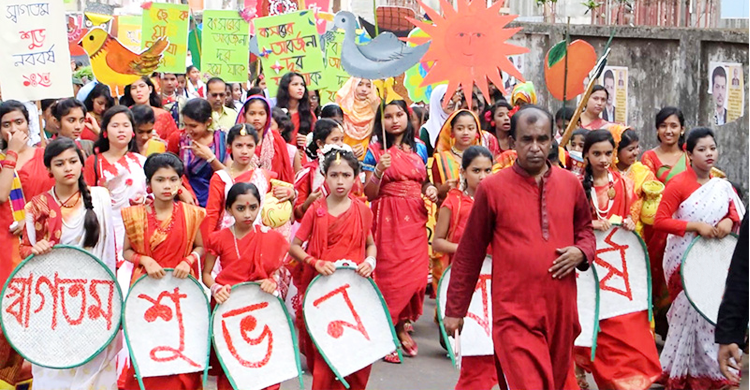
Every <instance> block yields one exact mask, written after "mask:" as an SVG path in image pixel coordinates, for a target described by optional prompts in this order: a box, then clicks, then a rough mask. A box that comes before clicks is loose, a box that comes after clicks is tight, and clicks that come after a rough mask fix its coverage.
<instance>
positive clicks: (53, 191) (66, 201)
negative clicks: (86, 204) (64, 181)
mask: <svg viewBox="0 0 750 390" xmlns="http://www.w3.org/2000/svg"><path fill="white" fill-rule="evenodd" d="M52 194H53V195H55V200H56V201H57V203H60V207H63V208H66V209H72V208H73V207H75V206H76V205H77V204H78V200H79V199H81V197H80V195H81V191H80V190H79V191H76V192H74V193H73V195H71V196H70V197H69V198H68V199H65V201H64V202H63V201H61V200H60V198H59V197H58V196H57V190H56V189H55V188H54V187H53V188H52ZM76 195H78V197H77V198H76V199H75V202H73V203H72V204H68V202H70V200H71V199H73V197H74V196H76Z"/></svg>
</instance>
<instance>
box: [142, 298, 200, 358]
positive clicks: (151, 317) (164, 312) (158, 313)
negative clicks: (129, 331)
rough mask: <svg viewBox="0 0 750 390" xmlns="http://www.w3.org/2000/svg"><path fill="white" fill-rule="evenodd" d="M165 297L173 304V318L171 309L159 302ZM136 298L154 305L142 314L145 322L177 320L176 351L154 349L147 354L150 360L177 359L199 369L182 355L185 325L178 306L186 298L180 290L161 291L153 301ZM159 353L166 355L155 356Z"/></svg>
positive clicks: (163, 346) (172, 349)
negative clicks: (177, 344)
mask: <svg viewBox="0 0 750 390" xmlns="http://www.w3.org/2000/svg"><path fill="white" fill-rule="evenodd" d="M165 297H166V298H169V299H170V300H172V303H173V304H174V317H173V315H172V308H170V307H169V306H167V305H163V304H162V303H161V300H162V299H163V298H165ZM138 298H141V299H145V300H147V301H149V302H151V303H153V304H154V306H152V307H150V308H148V310H146V312H145V313H143V319H145V320H146V321H147V322H154V321H156V320H157V319H159V318H161V319H162V320H164V321H165V322H171V321H172V318H176V319H177V328H178V330H179V339H180V341H179V347H178V348H177V349H175V348H173V347H170V346H167V345H160V346H157V347H154V348H153V349H152V350H151V352H150V354H149V356H150V357H151V360H153V361H155V362H171V361H173V360H176V359H177V358H180V359H182V360H184V361H185V362H187V363H188V364H190V365H191V366H194V367H200V365H199V364H198V363H196V362H194V361H192V360H191V359H190V358H188V357H187V356H185V354H184V353H183V352H185V323H184V322H183V319H182V307H181V305H180V300H181V299H182V298H187V295H185V294H181V293H180V288H179V287H175V289H174V291H173V292H171V293H170V292H168V291H162V292H161V293H159V296H158V297H157V298H156V299H155V300H154V299H153V298H151V297H149V296H148V295H146V294H140V295H138ZM159 352H166V353H167V354H166V355H163V356H161V357H160V356H157V353H159Z"/></svg>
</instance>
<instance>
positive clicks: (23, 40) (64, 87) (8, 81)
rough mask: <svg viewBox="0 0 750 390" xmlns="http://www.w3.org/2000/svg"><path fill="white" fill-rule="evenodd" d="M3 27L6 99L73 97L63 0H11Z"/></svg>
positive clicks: (2, 69) (0, 59)
mask: <svg viewBox="0 0 750 390" xmlns="http://www.w3.org/2000/svg"><path fill="white" fill-rule="evenodd" d="M3 7H4V9H5V21H4V22H3V23H0V24H2V26H1V27H0V36H2V37H3V50H2V54H0V72H2V75H3V80H2V93H3V100H10V99H15V100H20V101H22V102H23V101H29V100H42V99H55V98H64V97H70V96H73V85H72V84H71V77H72V76H71V73H70V65H69V64H70V52H69V51H68V31H67V27H66V25H65V24H66V18H65V8H64V5H63V2H62V0H48V1H44V0H42V2H40V0H9V1H6V2H5V3H4V4H3Z"/></svg>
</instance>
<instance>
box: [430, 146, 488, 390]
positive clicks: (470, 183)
mask: <svg viewBox="0 0 750 390" xmlns="http://www.w3.org/2000/svg"><path fill="white" fill-rule="evenodd" d="M490 174H492V152H490V151H489V149H487V148H485V147H483V146H470V147H469V148H468V149H466V150H465V151H464V153H463V157H462V159H461V177H462V179H461V184H460V187H459V188H453V189H451V190H450V192H448V196H447V197H446V198H445V201H443V204H442V206H441V207H440V212H439V214H438V219H437V224H436V225H435V238H434V239H433V240H432V249H433V250H434V251H435V252H440V253H443V254H444V255H443V256H442V258H441V259H440V260H441V261H440V262H441V265H442V269H441V271H442V270H444V269H446V268H447V267H448V265H449V264H450V262H451V258H452V255H453V254H454V253H456V250H457V249H458V242H459V241H461V237H462V236H463V233H464V229H465V228H466V221H468V219H469V213H470V212H471V206H473V205H474V193H475V192H476V190H477V186H479V183H480V182H481V181H482V180H484V179H485V178H486V177H487V176H489V175H490ZM441 273H442V272H441ZM433 277H435V268H434V267H433ZM462 359H463V360H462V364H461V374H460V375H459V377H458V383H456V390H464V389H471V390H489V389H491V388H492V387H493V386H495V385H496V384H497V370H495V356H494V355H485V356H464V357H463V358H462Z"/></svg>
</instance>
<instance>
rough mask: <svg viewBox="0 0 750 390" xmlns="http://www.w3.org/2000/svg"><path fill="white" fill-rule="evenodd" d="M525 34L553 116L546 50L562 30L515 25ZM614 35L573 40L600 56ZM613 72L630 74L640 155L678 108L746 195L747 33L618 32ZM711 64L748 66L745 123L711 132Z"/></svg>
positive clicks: (576, 32) (531, 69) (532, 72)
mask: <svg viewBox="0 0 750 390" xmlns="http://www.w3.org/2000/svg"><path fill="white" fill-rule="evenodd" d="M515 25H516V26H521V27H523V30H521V32H519V33H518V34H516V35H515V36H514V38H513V40H514V41H515V43H516V44H519V45H521V46H525V47H528V48H529V49H530V53H527V54H526V64H527V65H526V73H525V74H524V76H525V77H526V78H527V79H529V80H531V81H533V82H534V85H535V86H536V91H537V95H538V97H539V101H540V104H541V105H543V106H546V107H548V108H549V109H550V110H551V111H552V112H553V113H554V112H555V111H556V110H557V109H559V108H560V107H561V106H562V102H560V101H558V100H555V99H554V98H552V97H551V96H549V93H548V92H547V89H546V88H545V83H544V67H543V61H544V58H545V55H546V52H547V50H548V49H549V48H550V47H551V46H552V45H553V44H554V43H556V42H559V41H561V40H563V39H564V29H565V25H563V24H544V23H520V22H519V23H515ZM610 32H611V30H610V27H603V26H591V25H588V26H586V25H571V26H570V35H571V39H573V40H574V39H583V40H585V41H587V42H589V43H590V44H591V45H593V46H594V48H595V49H596V51H597V53H601V52H602V50H603V49H604V46H605V44H606V42H607V39H608V38H609V35H610ZM610 49H611V53H610V55H609V57H608V64H609V65H612V66H627V67H628V70H629V72H628V73H629V79H628V95H629V96H628V108H629V113H628V124H629V125H631V126H632V127H634V128H635V129H636V130H637V131H638V133H639V135H640V137H641V149H642V150H648V149H650V148H653V147H655V146H657V144H658V143H657V140H656V129H655V127H654V116H655V114H656V112H657V111H658V110H659V109H660V108H661V107H663V106H667V105H674V106H677V107H680V108H681V109H682V111H683V112H684V114H685V120H686V128H687V129H690V128H692V127H696V126H708V127H712V128H714V130H715V132H716V135H717V143H718V146H719V149H720V156H719V161H718V163H717V166H718V167H719V168H720V169H722V170H723V171H725V172H726V173H727V175H728V176H729V179H730V180H732V181H734V182H738V183H740V184H741V186H742V190H743V191H742V192H743V193H744V195H745V196H746V197H747V194H748V175H749V172H748V127H749V126H748V102H749V101H750V96H748V33H747V31H744V32H743V31H732V30H716V29H686V28H655V27H642V26H641V27H622V26H619V27H617V30H616V33H615V37H614V39H613V41H612V44H611V46H610ZM710 61H722V62H738V63H741V64H743V72H744V80H745V109H744V115H743V116H742V117H740V118H739V119H738V120H736V121H734V122H732V123H729V124H726V125H723V126H718V127H717V126H714V125H713V116H712V113H711V109H712V107H711V106H712V102H713V100H712V97H711V95H709V94H708V93H707V91H708V87H709V84H708V81H709V80H708V63H709V62H710Z"/></svg>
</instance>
